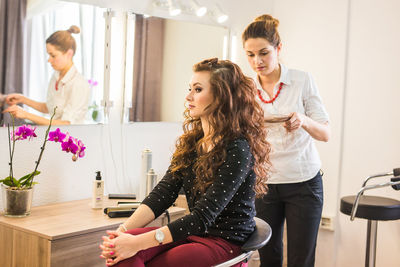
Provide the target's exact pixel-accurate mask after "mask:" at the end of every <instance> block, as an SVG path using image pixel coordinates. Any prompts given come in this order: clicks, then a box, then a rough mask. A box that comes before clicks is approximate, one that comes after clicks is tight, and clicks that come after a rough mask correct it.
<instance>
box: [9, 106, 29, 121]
mask: <svg viewBox="0 0 400 267" xmlns="http://www.w3.org/2000/svg"><path fill="white" fill-rule="evenodd" d="M6 112H8V113H10V114H11V115H13V116H14V118H18V119H26V117H27V114H28V112H27V111H25V110H24V109H23V108H21V107H20V106H17V105H12V106H10V107H8V108H6V109H5V110H4V111H3V113H6Z"/></svg>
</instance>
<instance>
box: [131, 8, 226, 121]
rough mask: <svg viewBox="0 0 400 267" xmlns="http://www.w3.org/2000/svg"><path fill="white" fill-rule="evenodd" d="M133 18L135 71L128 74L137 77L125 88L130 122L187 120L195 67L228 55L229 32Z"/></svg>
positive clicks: (193, 25) (211, 27)
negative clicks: (190, 84)
mask: <svg viewBox="0 0 400 267" xmlns="http://www.w3.org/2000/svg"><path fill="white" fill-rule="evenodd" d="M134 21H135V23H134V32H135V34H134V48H133V50H134V53H133V64H132V65H133V68H132V72H133V75H132V76H129V74H128V73H127V76H128V77H130V78H131V79H132V81H131V83H129V82H127V83H126V84H129V86H130V88H125V103H128V107H130V108H125V112H126V113H129V121H170V122H171V121H172V122H176V121H183V112H184V109H185V108H184V102H185V96H186V94H187V93H188V87H189V80H190V78H191V76H192V66H193V65H194V64H195V63H197V62H199V61H201V60H203V59H205V58H211V57H218V58H226V53H227V51H226V46H227V40H228V35H229V30H228V29H226V28H223V27H217V26H210V25H204V24H196V23H192V22H185V21H177V20H172V19H163V18H155V17H148V18H146V17H144V16H142V15H136V16H135V19H134ZM127 60H128V61H129V58H128V59H127ZM127 65H129V64H127Z"/></svg>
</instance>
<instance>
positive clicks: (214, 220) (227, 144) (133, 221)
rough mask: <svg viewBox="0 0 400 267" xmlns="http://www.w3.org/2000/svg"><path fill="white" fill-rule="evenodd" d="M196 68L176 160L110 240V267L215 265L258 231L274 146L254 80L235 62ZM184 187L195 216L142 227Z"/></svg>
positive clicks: (105, 248) (105, 250) (106, 250)
mask: <svg viewBox="0 0 400 267" xmlns="http://www.w3.org/2000/svg"><path fill="white" fill-rule="evenodd" d="M193 70H194V74H193V77H192V80H191V82H190V87H189V94H188V95H187V97H186V100H187V110H186V112H185V121H184V123H183V130H184V133H183V135H181V136H180V138H179V139H178V141H177V144H176V150H175V152H174V154H173V157H172V162H171V165H170V167H169V168H168V171H167V173H166V174H165V176H164V177H163V179H162V180H161V181H160V182H159V184H158V185H157V186H156V187H155V188H154V190H153V191H152V192H151V193H150V194H149V195H148V196H147V198H145V199H144V200H143V202H142V204H141V205H140V206H139V208H138V209H137V210H136V211H135V213H133V214H132V216H131V217H130V218H128V219H127V220H126V221H125V222H124V223H123V224H121V226H120V227H119V228H118V229H117V230H116V231H108V232H107V234H108V236H104V237H103V243H102V245H100V248H101V249H102V253H101V257H103V258H105V259H106V264H107V265H108V266H112V265H117V266H158V267H159V266H163V267H167V266H174V267H176V266H191V267H195V266H211V265H214V264H218V263H220V262H223V261H226V260H229V259H231V258H233V257H236V256H237V255H239V254H240V252H241V251H240V246H241V245H242V244H243V243H244V242H245V241H246V239H247V238H248V237H249V235H250V234H251V233H252V232H253V231H254V226H255V221H254V215H255V208H254V200H255V197H256V195H262V194H264V193H265V192H266V187H265V181H266V178H267V172H268V168H269V161H268V155H269V151H270V147H269V144H268V143H267V141H265V140H266V138H265V137H266V129H265V128H264V117H263V111H262V109H261V108H260V106H259V105H258V104H257V102H256V100H255V97H254V95H255V93H256V91H255V90H256V88H255V85H254V82H253V81H252V80H251V79H249V78H248V77H246V76H244V75H243V73H242V71H241V70H240V68H239V67H238V66H237V65H236V64H234V63H232V62H230V61H228V60H218V59H216V58H214V59H209V60H205V61H202V62H200V63H198V64H195V65H194V67H193ZM181 188H183V190H184V192H185V194H186V198H187V202H188V206H189V210H190V214H188V215H186V216H184V217H183V218H181V219H178V220H176V221H173V222H171V223H169V224H168V225H166V226H164V227H161V228H158V229H156V228H154V227H153V228H141V227H144V226H145V225H147V224H148V223H150V222H151V221H153V220H154V219H155V218H156V217H158V216H159V215H161V214H162V213H163V212H164V211H165V210H166V209H167V208H168V207H170V206H171V205H172V204H173V203H174V201H175V199H176V198H177V196H178V192H179V191H180V189H181Z"/></svg>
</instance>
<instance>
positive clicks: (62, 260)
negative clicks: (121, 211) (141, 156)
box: [0, 199, 185, 267]
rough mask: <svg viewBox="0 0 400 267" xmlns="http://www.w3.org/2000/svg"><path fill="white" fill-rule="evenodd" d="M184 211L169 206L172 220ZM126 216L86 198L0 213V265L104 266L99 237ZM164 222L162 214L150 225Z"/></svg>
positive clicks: (22, 266) (108, 202) (112, 203)
mask: <svg viewBox="0 0 400 267" xmlns="http://www.w3.org/2000/svg"><path fill="white" fill-rule="evenodd" d="M117 201H118V200H107V201H106V203H105V204H104V207H106V206H115V205H116V203H117ZM119 201H121V200H119ZM184 213H185V209H184V208H178V207H171V208H170V209H169V214H170V218H171V221H172V220H175V219H177V218H180V217H182V216H183V215H184ZM125 220H126V218H109V217H108V216H107V215H105V214H104V213H103V209H98V210H94V209H92V208H91V207H90V200H89V199H85V200H76V201H69V202H63V203H57V204H52V205H46V206H39V207H33V208H32V210H31V214H30V215H29V216H27V217H24V218H8V217H4V216H3V215H0V266H4V267H6V266H7V267H64V266H65V267H67V266H75V267H92V266H94V267H95V266H102V267H104V266H105V264H104V260H103V259H100V258H99V255H100V252H101V251H100V249H99V245H100V243H101V241H102V240H101V237H102V236H103V235H105V231H106V230H115V229H116V228H117V227H118V225H119V224H121V223H122V222H124V221H125ZM166 223H167V218H166V216H165V215H161V216H160V217H158V218H157V219H156V220H155V221H154V222H152V223H151V224H149V226H161V225H165V224H166Z"/></svg>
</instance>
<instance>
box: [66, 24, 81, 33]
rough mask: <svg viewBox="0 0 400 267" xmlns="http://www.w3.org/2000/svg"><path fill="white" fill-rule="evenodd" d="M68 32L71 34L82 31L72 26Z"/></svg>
mask: <svg viewBox="0 0 400 267" xmlns="http://www.w3.org/2000/svg"><path fill="white" fill-rule="evenodd" d="M67 32H69V33H80V32H81V29H79V27H78V26H75V25H72V26H71V27H69V29H68V30H67Z"/></svg>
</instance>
